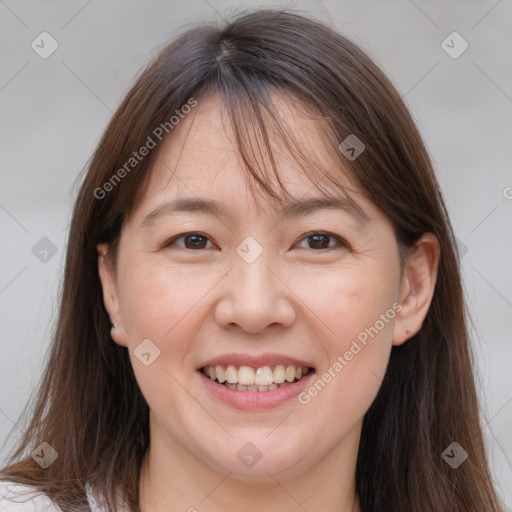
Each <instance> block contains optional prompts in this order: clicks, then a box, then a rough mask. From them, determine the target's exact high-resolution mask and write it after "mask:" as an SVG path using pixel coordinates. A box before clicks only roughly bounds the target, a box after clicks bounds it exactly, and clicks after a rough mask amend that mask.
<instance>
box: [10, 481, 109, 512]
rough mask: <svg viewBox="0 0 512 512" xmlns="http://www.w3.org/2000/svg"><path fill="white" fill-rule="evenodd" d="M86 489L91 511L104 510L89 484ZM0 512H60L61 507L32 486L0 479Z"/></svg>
mask: <svg viewBox="0 0 512 512" xmlns="http://www.w3.org/2000/svg"><path fill="white" fill-rule="evenodd" d="M86 490H87V501H88V502H89V506H90V507H91V511H92V512H106V508H103V507H102V506H99V505H98V503H97V502H96V500H95V499H94V496H93V494H92V490H91V488H90V486H89V485H86ZM26 492H30V493H31V494H30V495H29V494H25V493H26ZM0 512H62V509H61V508H60V507H58V506H57V505H56V504H55V503H54V502H53V501H52V500H51V499H50V498H49V497H48V496H47V495H46V494H43V493H41V492H40V491H38V490H37V489H35V488H34V487H29V486H26V485H21V484H18V483H16V482H6V481H0Z"/></svg>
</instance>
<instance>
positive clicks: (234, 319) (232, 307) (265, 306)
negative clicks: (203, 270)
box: [216, 237, 294, 333]
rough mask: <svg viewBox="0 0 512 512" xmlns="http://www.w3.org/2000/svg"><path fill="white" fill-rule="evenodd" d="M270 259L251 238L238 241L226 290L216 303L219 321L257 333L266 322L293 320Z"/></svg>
mask: <svg viewBox="0 0 512 512" xmlns="http://www.w3.org/2000/svg"><path fill="white" fill-rule="evenodd" d="M248 238H251V237H248ZM272 260H273V257H272V254H271V253H270V252H269V251H266V250H264V248H263V247H262V246H261V245H260V244H259V243H258V242H256V240H254V239H246V240H244V241H243V242H242V243H241V244H239V246H238V247H237V249H236V254H235V256H234V259H233V267H232V269H231V271H230V272H229V274H228V276H227V281H226V283H225V289H224V290H225V293H224V295H223V297H222V298H221V300H220V302H219V303H218V304H217V310H216V318H217V321H218V322H219V324H223V325H224V326H228V325H229V324H237V325H239V326H240V327H242V328H243V329H244V330H246V331H247V332H253V333H256V332H260V331H262V330H264V329H265V327H266V326H268V325H272V324H281V325H290V323H291V322H293V318H294V309H293V306H292V304H291V303H290V301H289V298H287V297H286V293H285V287H283V286H282V284H281V282H280V280H279V279H277V278H276V276H275V275H274V272H273V271H272V266H273V262H272Z"/></svg>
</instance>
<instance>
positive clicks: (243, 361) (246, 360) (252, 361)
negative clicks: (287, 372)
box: [198, 353, 314, 369]
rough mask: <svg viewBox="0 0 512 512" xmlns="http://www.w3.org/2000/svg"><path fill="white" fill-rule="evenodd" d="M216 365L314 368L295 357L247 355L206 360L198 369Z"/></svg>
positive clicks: (230, 355) (228, 355)
mask: <svg viewBox="0 0 512 512" xmlns="http://www.w3.org/2000/svg"><path fill="white" fill-rule="evenodd" d="M218 364H223V365H228V364H232V365H233V366H252V367H253V368H262V367H263V366H275V365H277V364H284V365H288V366H290V365H293V366H303V367H307V368H314V366H313V365H312V364H311V363H309V362H307V361H304V360H301V359H297V358H295V357H290V356H286V355H284V354H260V355H257V356H251V355H249V354H237V353H231V354H223V355H220V356H217V357H214V358H212V359H208V361H205V362H204V363H201V364H200V365H199V367H198V369H200V368H203V367H205V366H215V365H218Z"/></svg>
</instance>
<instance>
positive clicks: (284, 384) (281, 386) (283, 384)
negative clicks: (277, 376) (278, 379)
mask: <svg viewBox="0 0 512 512" xmlns="http://www.w3.org/2000/svg"><path fill="white" fill-rule="evenodd" d="M289 385H290V383H289V382H286V381H284V382H283V383H282V384H281V385H280V386H279V387H280V388H284V387H285V386H289Z"/></svg>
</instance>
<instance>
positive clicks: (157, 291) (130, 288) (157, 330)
mask: <svg viewBox="0 0 512 512" xmlns="http://www.w3.org/2000/svg"><path fill="white" fill-rule="evenodd" d="M125 275H126V276H129V278H128V279H125V280H124V286H123V287H122V289H121V295H122V304H121V307H122V311H123V318H124V321H125V325H126V326H127V331H128V333H129V335H128V344H129V346H130V348H131V352H132V351H133V350H134V349H136V347H137V346H138V345H139V344H140V343H141V341H142V340H144V339H150V340H151V341H152V342H154V343H155V345H156V346H157V347H158V348H159V349H160V356H159V357H160V361H159V362H164V363H165V366H166V367H175V366H176V365H181V364H182V363H183V359H184V358H185V357H186V354H187V351H189V350H190V346H189V345H190V342H191V341H190V340H193V339H194V333H195V330H197V329H199V328H200V325H201V319H200V318H199V317H202V315H203V314H206V309H205V307H206V301H204V299H203V300H201V298H202V297H203V296H204V294H205V292H206V291H207V290H208V287H209V286H211V285H209V283H210V281H211V276H210V278H208V276H202V275H200V274H198V273H197V272H196V273H194V274H192V273H188V272H186V271H184V270H183V268H178V267H172V266H169V265H165V264H139V265H136V264H133V265H130V267H129V268H127V269H126V272H125Z"/></svg>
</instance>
